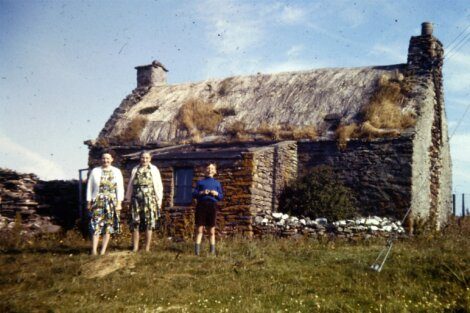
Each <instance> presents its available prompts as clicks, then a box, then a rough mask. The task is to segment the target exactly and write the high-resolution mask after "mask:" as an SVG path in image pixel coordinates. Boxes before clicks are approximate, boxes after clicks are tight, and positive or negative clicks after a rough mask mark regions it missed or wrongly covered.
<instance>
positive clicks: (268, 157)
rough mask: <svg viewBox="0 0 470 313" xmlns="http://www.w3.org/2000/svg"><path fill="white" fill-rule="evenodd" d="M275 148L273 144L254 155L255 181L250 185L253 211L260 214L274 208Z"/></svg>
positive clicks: (253, 153)
mask: <svg viewBox="0 0 470 313" xmlns="http://www.w3.org/2000/svg"><path fill="white" fill-rule="evenodd" d="M274 150H275V148H274V147H273V146H269V147H265V148H262V149H257V150H255V151H253V152H252V156H253V181H252V185H251V186H250V194H251V199H252V206H251V212H252V213H253V214H254V215H257V214H260V213H262V212H263V211H265V210H266V209H269V210H274V207H273V197H274V195H275V188H274V171H273V169H274V163H275V160H274Z"/></svg>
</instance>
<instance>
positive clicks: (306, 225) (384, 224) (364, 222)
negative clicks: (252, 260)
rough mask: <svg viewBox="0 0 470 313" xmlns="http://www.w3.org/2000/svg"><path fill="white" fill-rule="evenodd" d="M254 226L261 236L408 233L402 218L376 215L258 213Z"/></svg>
mask: <svg viewBox="0 0 470 313" xmlns="http://www.w3.org/2000/svg"><path fill="white" fill-rule="evenodd" d="M253 230H254V233H255V235H261V236H262V235H266V234H270V235H276V236H282V237H290V236H295V235H303V236H305V235H307V236H309V237H323V236H336V237H339V238H351V237H370V236H375V237H381V236H389V235H390V234H391V233H396V234H404V232H405V230H404V228H403V226H402V225H401V222H400V221H397V220H394V219H392V218H388V217H378V216H373V217H364V218H357V219H351V220H340V221H335V222H329V221H328V220H327V219H326V218H317V219H310V218H308V217H305V218H303V217H300V218H299V217H296V216H289V215H288V214H285V213H280V212H274V213H271V212H267V213H266V214H263V215H258V216H256V217H255V219H254V223H253Z"/></svg>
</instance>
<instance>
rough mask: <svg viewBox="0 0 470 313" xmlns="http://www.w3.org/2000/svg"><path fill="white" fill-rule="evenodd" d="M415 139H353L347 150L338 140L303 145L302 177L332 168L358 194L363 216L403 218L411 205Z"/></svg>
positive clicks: (300, 166)
mask: <svg viewBox="0 0 470 313" xmlns="http://www.w3.org/2000/svg"><path fill="white" fill-rule="evenodd" d="M412 153H413V146H412V137H409V136H408V137H400V138H397V139H376V140H372V141H365V140H351V141H350V142H348V145H347V148H346V149H345V150H339V149H338V147H337V142H336V141H322V142H299V143H298V156H299V163H298V167H299V175H303V174H306V173H307V172H308V170H309V169H311V168H313V167H315V166H319V165H327V166H331V167H332V168H333V170H334V171H335V173H337V174H338V176H339V178H340V180H341V181H342V182H343V183H344V184H345V185H346V186H347V187H349V188H351V189H352V190H353V192H354V196H355V197H356V200H357V203H358V205H359V209H360V211H361V213H362V214H364V215H365V216H367V215H377V216H389V217H395V218H398V219H400V218H402V217H403V216H404V214H405V212H406V211H407V210H408V208H409V206H410V202H411V171H412V169H411V164H412Z"/></svg>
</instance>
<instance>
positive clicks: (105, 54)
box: [0, 0, 470, 193]
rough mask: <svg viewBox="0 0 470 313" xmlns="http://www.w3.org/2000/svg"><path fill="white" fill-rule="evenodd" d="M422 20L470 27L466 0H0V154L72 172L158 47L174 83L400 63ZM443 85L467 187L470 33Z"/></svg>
mask: <svg viewBox="0 0 470 313" xmlns="http://www.w3.org/2000/svg"><path fill="white" fill-rule="evenodd" d="M423 21H431V22H433V23H434V27H435V30H434V35H435V36H436V37H437V38H439V39H440V40H441V41H442V42H443V44H444V46H445V47H447V46H448V45H449V44H451V43H452V41H453V40H454V39H455V38H456V37H457V36H458V35H459V34H461V33H462V31H465V32H464V33H463V35H462V36H461V37H460V38H465V37H464V36H465V35H466V34H469V33H470V26H469V25H470V3H468V1H463V0H462V1H438V0H436V1H410V0H408V1H401V0H400V1H382V0H376V1H372V0H369V1H355V2H354V1H343V0H341V1H340V0H329V1H229V0H219V1H211V0H201V1H170V0H167V1H165V0H161V1H159V0H156V1H130V0H129V1H25V0H11V1H10V0H0V166H1V167H8V168H13V169H15V170H18V171H21V172H34V173H37V174H39V176H40V177H41V178H44V179H54V178H76V177H77V169H79V168H84V167H86V164H87V147H86V146H85V145H83V141H84V140H86V139H92V138H96V136H97V135H98V133H99V131H100V130H101V128H102V127H103V125H104V123H105V122H106V120H107V119H108V118H109V117H110V115H111V114H112V112H113V110H114V109H115V108H116V107H117V106H118V105H119V103H120V102H121V100H122V99H123V98H124V97H125V96H126V95H127V94H129V93H130V92H131V90H132V89H133V88H134V87H135V86H136V73H135V69H134V66H136V65H142V64H148V63H150V62H151V61H152V60H154V59H158V60H159V61H161V62H162V63H163V64H164V65H165V66H166V67H167V68H168V69H169V70H170V72H169V73H168V80H169V83H183V82H188V81H200V80H205V79H207V78H214V77H226V76H231V75H241V74H253V73H257V72H262V73H274V72H279V71H287V70H306V69H313V68H321V67H356V66H367V65H387V64H396V63H404V62H406V55H407V49H408V42H409V39H410V36H413V35H418V34H419V33H420V24H421V22H423ZM469 36H470V35H469ZM469 41H470V39H469ZM457 42H458V41H457ZM444 86H445V98H446V106H447V117H448V121H449V129H450V133H451V134H452V133H453V132H454V130H456V131H455V133H454V135H453V136H452V139H451V146H452V157H453V164H454V187H453V188H454V191H456V192H457V193H462V192H464V191H465V192H467V193H470V112H468V113H467V115H466V117H465V118H464V119H463V120H462V121H461V123H460V125H459V127H458V128H457V129H456V126H457V124H458V122H459V120H461V117H462V116H463V114H464V112H465V110H466V109H467V107H468V104H469V102H470V98H469V93H470V43H466V44H464V45H463V46H462V47H460V48H458V49H455V50H454V51H453V52H452V53H450V54H449V56H448V59H447V60H446V61H445V67H444Z"/></svg>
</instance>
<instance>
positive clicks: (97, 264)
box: [82, 251, 135, 279]
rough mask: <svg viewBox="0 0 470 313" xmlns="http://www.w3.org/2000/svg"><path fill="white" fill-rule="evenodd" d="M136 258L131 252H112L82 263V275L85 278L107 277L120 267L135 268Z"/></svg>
mask: <svg viewBox="0 0 470 313" xmlns="http://www.w3.org/2000/svg"><path fill="white" fill-rule="evenodd" d="M134 267H135V259H134V255H133V254H132V253H131V252H127V251H126V252H112V253H109V254H107V255H104V256H97V257H96V259H94V260H92V261H90V262H87V263H85V264H83V265H82V275H83V276H84V277H85V278H89V279H92V278H101V277H105V276H107V275H109V274H111V273H113V272H115V271H117V270H119V269H122V268H126V269H130V268H134Z"/></svg>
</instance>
